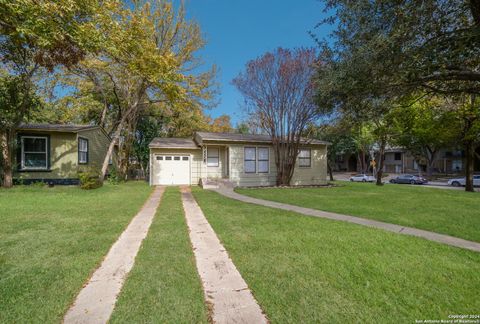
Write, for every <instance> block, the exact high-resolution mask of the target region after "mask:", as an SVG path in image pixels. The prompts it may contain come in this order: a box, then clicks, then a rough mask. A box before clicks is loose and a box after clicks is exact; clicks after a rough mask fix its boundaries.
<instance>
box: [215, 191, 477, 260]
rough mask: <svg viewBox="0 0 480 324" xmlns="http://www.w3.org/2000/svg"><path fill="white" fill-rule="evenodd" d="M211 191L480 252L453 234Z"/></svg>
mask: <svg viewBox="0 0 480 324" xmlns="http://www.w3.org/2000/svg"><path fill="white" fill-rule="evenodd" d="M213 191H215V192H218V193H219V194H221V195H224V196H226V197H229V198H232V199H235V200H239V201H243V202H246V203H250V204H256V205H261V206H266V207H272V208H278V209H283V210H288V211H292V212H295V213H299V214H303V215H307V216H313V217H319V218H327V219H332V220H337V221H343V222H348V223H354V224H359V225H364V226H368V227H374V228H379V229H383V230H387V231H390V232H394V233H397V234H403V235H411V236H417V237H421V238H424V239H427V240H430V241H434V242H438V243H443V244H447V245H451V246H455V247H459V248H462V249H467V250H472V251H476V252H480V243H477V242H473V241H467V240H464V239H461V238H457V237H453V236H449V235H444V234H438V233H435V232H429V231H424V230H421V229H416V228H412V227H406V226H401V225H395V224H390V223H384V222H379V221H375V220H371V219H366V218H360V217H354V216H348V215H342V214H336V213H331V212H325V211H321V210H316V209H311V208H304V207H299V206H294V205H289V204H282V203H278V202H274V201H269V200H263V199H258V198H253V197H249V196H245V195H241V194H239V193H236V192H235V191H233V189H231V188H227V187H220V188H219V189H213Z"/></svg>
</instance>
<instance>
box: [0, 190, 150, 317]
mask: <svg viewBox="0 0 480 324" xmlns="http://www.w3.org/2000/svg"><path fill="white" fill-rule="evenodd" d="M150 192H151V188H150V187H148V185H147V184H146V183H145V182H129V183H127V184H121V185H117V186H113V185H108V184H107V185H105V186H104V187H102V188H100V189H96V190H91V191H84V190H81V189H79V188H76V187H61V186H57V187H55V188H46V187H45V188H39V187H36V186H31V187H23V186H19V187H15V188H13V189H10V190H5V189H3V190H0V224H1V226H0V322H1V323H12V322H14V323H52V322H60V321H61V319H62V317H63V315H64V313H65V312H66V310H67V309H68V307H69V306H70V304H71V303H72V302H73V300H74V298H75V297H76V295H77V294H78V292H79V291H80V289H81V288H82V286H83V284H84V283H85V282H86V281H87V279H88V278H89V277H90V275H91V274H92V273H93V271H94V270H95V268H96V267H97V266H98V265H99V264H100V263H101V261H102V259H103V257H104V256H105V255H106V254H107V252H108V250H109V248H110V246H111V245H112V244H113V243H114V242H115V241H116V239H117V238H118V236H119V235H120V233H121V232H122V231H123V230H124V228H125V227H126V226H127V224H128V223H129V221H130V220H131V219H132V218H133V216H134V215H135V214H136V213H137V211H138V210H139V209H140V208H141V206H142V205H143V203H144V202H145V200H146V199H147V197H148V195H149V194H150Z"/></svg>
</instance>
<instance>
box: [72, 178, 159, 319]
mask: <svg viewBox="0 0 480 324" xmlns="http://www.w3.org/2000/svg"><path fill="white" fill-rule="evenodd" d="M164 189H165V188H164V187H157V188H155V191H154V192H153V193H152V194H151V196H150V197H149V199H148V200H147V202H146V203H145V205H144V206H143V207H142V209H141V210H140V211H139V212H138V214H137V215H136V216H135V217H134V218H133V219H132V221H131V222H130V224H129V225H128V227H127V228H126V229H125V231H124V232H123V233H122V235H120V237H119V238H118V240H117V241H116V242H115V243H114V244H113V245H112V247H111V249H110V251H109V252H108V254H107V256H106V257H105V260H104V261H103V262H102V264H101V266H100V267H99V268H98V269H97V270H96V271H95V272H94V273H93V275H92V277H91V278H90V280H89V281H88V283H87V285H86V286H85V287H83V289H82V290H81V291H80V293H79V294H78V296H77V298H76V300H75V302H74V304H73V305H72V307H71V308H70V309H69V310H68V312H67V314H66V315H65V318H64V323H68V324H69V323H107V321H108V319H109V318H110V315H111V314H112V312H113V308H114V307H115V303H116V301H117V295H118V294H119V293H120V290H121V289H122V286H123V283H124V281H125V279H126V277H127V274H128V273H129V272H130V270H131V269H132V267H133V265H134V263H135V257H136V255H137V253H138V250H139V249H140V245H141V244H142V241H143V239H144V238H145V237H146V236H147V233H148V229H149V228H150V225H151V224H152V220H153V217H154V216H155V212H156V210H157V207H158V205H159V204H160V200H161V197H162V195H163V192H164Z"/></svg>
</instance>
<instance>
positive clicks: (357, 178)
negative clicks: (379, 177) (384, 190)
mask: <svg viewBox="0 0 480 324" xmlns="http://www.w3.org/2000/svg"><path fill="white" fill-rule="evenodd" d="M350 181H352V182H373V181H375V177H373V176H369V175H366V174H357V175H354V176H353V177H350Z"/></svg>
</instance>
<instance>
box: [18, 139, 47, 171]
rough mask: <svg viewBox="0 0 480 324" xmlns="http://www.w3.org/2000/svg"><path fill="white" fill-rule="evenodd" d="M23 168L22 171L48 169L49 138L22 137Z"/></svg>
mask: <svg viewBox="0 0 480 324" xmlns="http://www.w3.org/2000/svg"><path fill="white" fill-rule="evenodd" d="M21 168H22V170H47V169H48V137H46V136H22V137H21Z"/></svg>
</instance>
